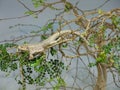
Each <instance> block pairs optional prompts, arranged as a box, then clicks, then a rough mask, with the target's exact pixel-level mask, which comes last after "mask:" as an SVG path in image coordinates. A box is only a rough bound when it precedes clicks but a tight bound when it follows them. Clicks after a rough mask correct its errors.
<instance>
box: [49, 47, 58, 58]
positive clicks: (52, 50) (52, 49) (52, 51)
mask: <svg viewBox="0 0 120 90" xmlns="http://www.w3.org/2000/svg"><path fill="white" fill-rule="evenodd" d="M50 53H51V55H52V56H53V55H55V54H56V53H57V50H55V49H54V48H53V47H51V49H50Z"/></svg>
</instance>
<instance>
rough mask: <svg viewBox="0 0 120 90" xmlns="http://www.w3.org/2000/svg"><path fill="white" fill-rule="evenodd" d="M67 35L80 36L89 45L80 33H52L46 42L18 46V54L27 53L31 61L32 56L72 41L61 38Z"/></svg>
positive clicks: (72, 31) (66, 31) (64, 31)
mask: <svg viewBox="0 0 120 90" xmlns="http://www.w3.org/2000/svg"><path fill="white" fill-rule="evenodd" d="M69 34H74V35H77V36H80V37H81V38H82V39H83V40H84V41H85V42H86V43H87V44H89V42H88V41H87V40H86V39H85V37H84V36H83V35H82V34H81V33H80V32H78V31H74V30H63V31H58V32H56V33H54V34H53V35H51V36H50V37H48V38H47V39H46V40H43V41H42V42H40V43H37V44H25V45H20V46H18V51H20V52H24V51H28V52H29V59H30V60H31V59H33V58H34V55H36V54H40V53H43V52H45V51H46V50H47V49H48V48H50V47H53V46H55V45H58V44H60V43H63V42H67V41H70V40H72V39H65V38H62V37H63V36H64V37H65V36H67V35H69Z"/></svg>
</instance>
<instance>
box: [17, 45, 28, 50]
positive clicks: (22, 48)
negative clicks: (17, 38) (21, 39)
mask: <svg viewBox="0 0 120 90" xmlns="http://www.w3.org/2000/svg"><path fill="white" fill-rule="evenodd" d="M18 51H28V47H27V45H22V46H18Z"/></svg>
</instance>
